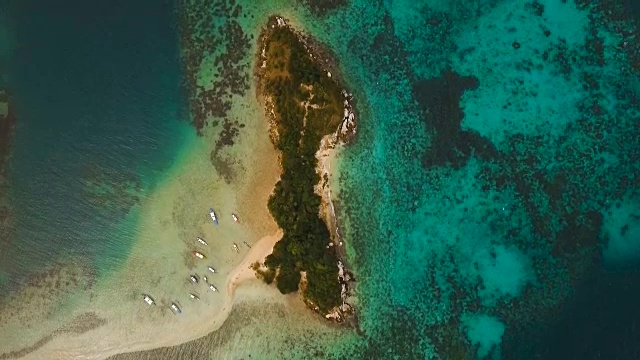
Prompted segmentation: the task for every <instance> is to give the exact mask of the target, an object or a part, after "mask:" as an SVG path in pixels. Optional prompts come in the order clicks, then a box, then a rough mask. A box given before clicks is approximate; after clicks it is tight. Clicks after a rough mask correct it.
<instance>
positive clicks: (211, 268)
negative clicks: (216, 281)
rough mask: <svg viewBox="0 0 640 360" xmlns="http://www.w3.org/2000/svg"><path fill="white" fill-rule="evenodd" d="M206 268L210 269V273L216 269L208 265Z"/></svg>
mask: <svg viewBox="0 0 640 360" xmlns="http://www.w3.org/2000/svg"><path fill="white" fill-rule="evenodd" d="M207 269H209V271H211V272H212V273H214V274H215V273H216V269H214V268H213V266H209V267H207Z"/></svg>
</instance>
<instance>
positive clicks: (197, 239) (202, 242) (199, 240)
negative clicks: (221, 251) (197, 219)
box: [196, 237, 209, 246]
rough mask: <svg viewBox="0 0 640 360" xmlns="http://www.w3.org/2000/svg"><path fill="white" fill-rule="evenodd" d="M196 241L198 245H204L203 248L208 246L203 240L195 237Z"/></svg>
mask: <svg viewBox="0 0 640 360" xmlns="http://www.w3.org/2000/svg"><path fill="white" fill-rule="evenodd" d="M196 241H198V242H199V243H200V244H202V245H204V246H207V245H209V244H207V242H206V241H204V239H203V238H201V237H197V238H196Z"/></svg>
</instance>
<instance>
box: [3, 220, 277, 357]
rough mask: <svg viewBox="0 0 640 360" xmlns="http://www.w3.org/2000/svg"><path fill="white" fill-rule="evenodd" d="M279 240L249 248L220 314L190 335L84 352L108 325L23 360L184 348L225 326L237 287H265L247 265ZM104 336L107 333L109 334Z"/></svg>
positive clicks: (228, 280) (48, 346) (54, 343)
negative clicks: (180, 346) (184, 345)
mask: <svg viewBox="0 0 640 360" xmlns="http://www.w3.org/2000/svg"><path fill="white" fill-rule="evenodd" d="M281 236H282V233H281V232H280V231H278V232H277V233H276V234H273V235H269V236H265V237H263V238H261V239H260V240H258V241H257V242H256V243H255V244H254V245H253V246H252V247H251V249H250V250H249V252H247V254H246V255H245V256H244V258H243V259H242V260H241V262H240V263H239V264H238V265H237V266H236V267H235V268H234V269H233V270H232V271H231V272H230V273H229V274H228V275H227V277H226V279H225V282H226V286H225V289H226V291H227V293H226V294H225V298H224V303H223V305H222V307H221V309H220V311H219V312H217V313H216V314H215V315H213V316H206V317H202V318H204V319H205V322H204V323H198V324H197V325H196V326H192V327H190V328H189V331H183V332H177V333H176V332H174V333H171V334H170V335H169V336H167V337H157V338H154V340H152V341H149V339H148V338H145V339H144V340H142V341H137V342H132V343H129V344H128V345H127V346H126V347H112V348H109V349H106V350H99V351H98V350H96V351H89V352H88V351H86V350H87V349H88V348H87V347H86V346H83V345H82V344H81V341H80V338H84V339H82V340H85V341H83V342H84V343H87V342H88V343H92V344H96V343H98V344H99V339H102V338H103V335H101V334H100V333H102V332H105V330H108V328H109V324H106V325H105V326H103V327H100V328H98V329H95V331H91V332H88V333H85V334H82V335H80V336H78V337H66V336H64V335H62V336H59V337H55V338H53V339H52V340H51V341H50V342H49V343H47V344H46V345H44V346H43V347H42V348H41V349H38V350H36V351H34V352H33V353H30V354H27V355H25V356H24V359H39V358H42V353H48V355H49V356H48V358H50V359H105V358H108V357H110V356H114V355H118V354H123V353H130V352H137V351H145V350H152V349H156V348H161V347H169V346H176V345H180V344H184V343H186V342H189V341H192V340H196V339H198V338H201V337H203V336H205V335H207V334H209V333H211V332H213V331H216V330H218V329H219V328H220V327H221V326H222V325H223V324H224V322H225V321H226V319H227V318H228V316H229V314H230V313H231V310H232V308H233V305H234V303H235V302H236V300H237V299H236V291H237V290H238V289H239V288H240V287H245V286H250V285H251V284H254V285H256V284H258V285H260V286H266V285H263V284H262V283H261V282H260V281H259V280H258V279H257V278H256V277H255V274H254V271H253V270H252V269H251V267H250V265H251V264H252V263H254V262H256V261H264V258H265V257H266V256H267V255H269V254H270V253H271V251H272V249H273V246H274V245H275V243H276V242H277V241H278V240H279V239H280V237H281ZM256 290H258V289H256ZM106 332H107V333H109V331H106ZM87 338H89V339H87ZM87 340H88V341H87ZM74 342H75V343H78V345H79V346H75V347H70V346H69V345H70V344H71V343H74ZM58 343H59V344H58ZM65 348H66V349H65ZM9 358H12V357H9Z"/></svg>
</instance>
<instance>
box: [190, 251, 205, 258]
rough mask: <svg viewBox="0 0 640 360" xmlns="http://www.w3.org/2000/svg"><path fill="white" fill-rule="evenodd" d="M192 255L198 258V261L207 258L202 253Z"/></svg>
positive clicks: (196, 252) (195, 252)
mask: <svg viewBox="0 0 640 360" xmlns="http://www.w3.org/2000/svg"><path fill="white" fill-rule="evenodd" d="M191 253H192V254H193V256H195V257H197V258H198V259H204V258H205V256H204V254H203V253H201V252H198V251H192V252H191Z"/></svg>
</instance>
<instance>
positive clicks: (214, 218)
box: [209, 208, 218, 225]
mask: <svg viewBox="0 0 640 360" xmlns="http://www.w3.org/2000/svg"><path fill="white" fill-rule="evenodd" d="M209 215H210V216H211V220H213V223H214V224H216V225H218V218H217V217H216V213H215V212H213V208H209Z"/></svg>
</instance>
